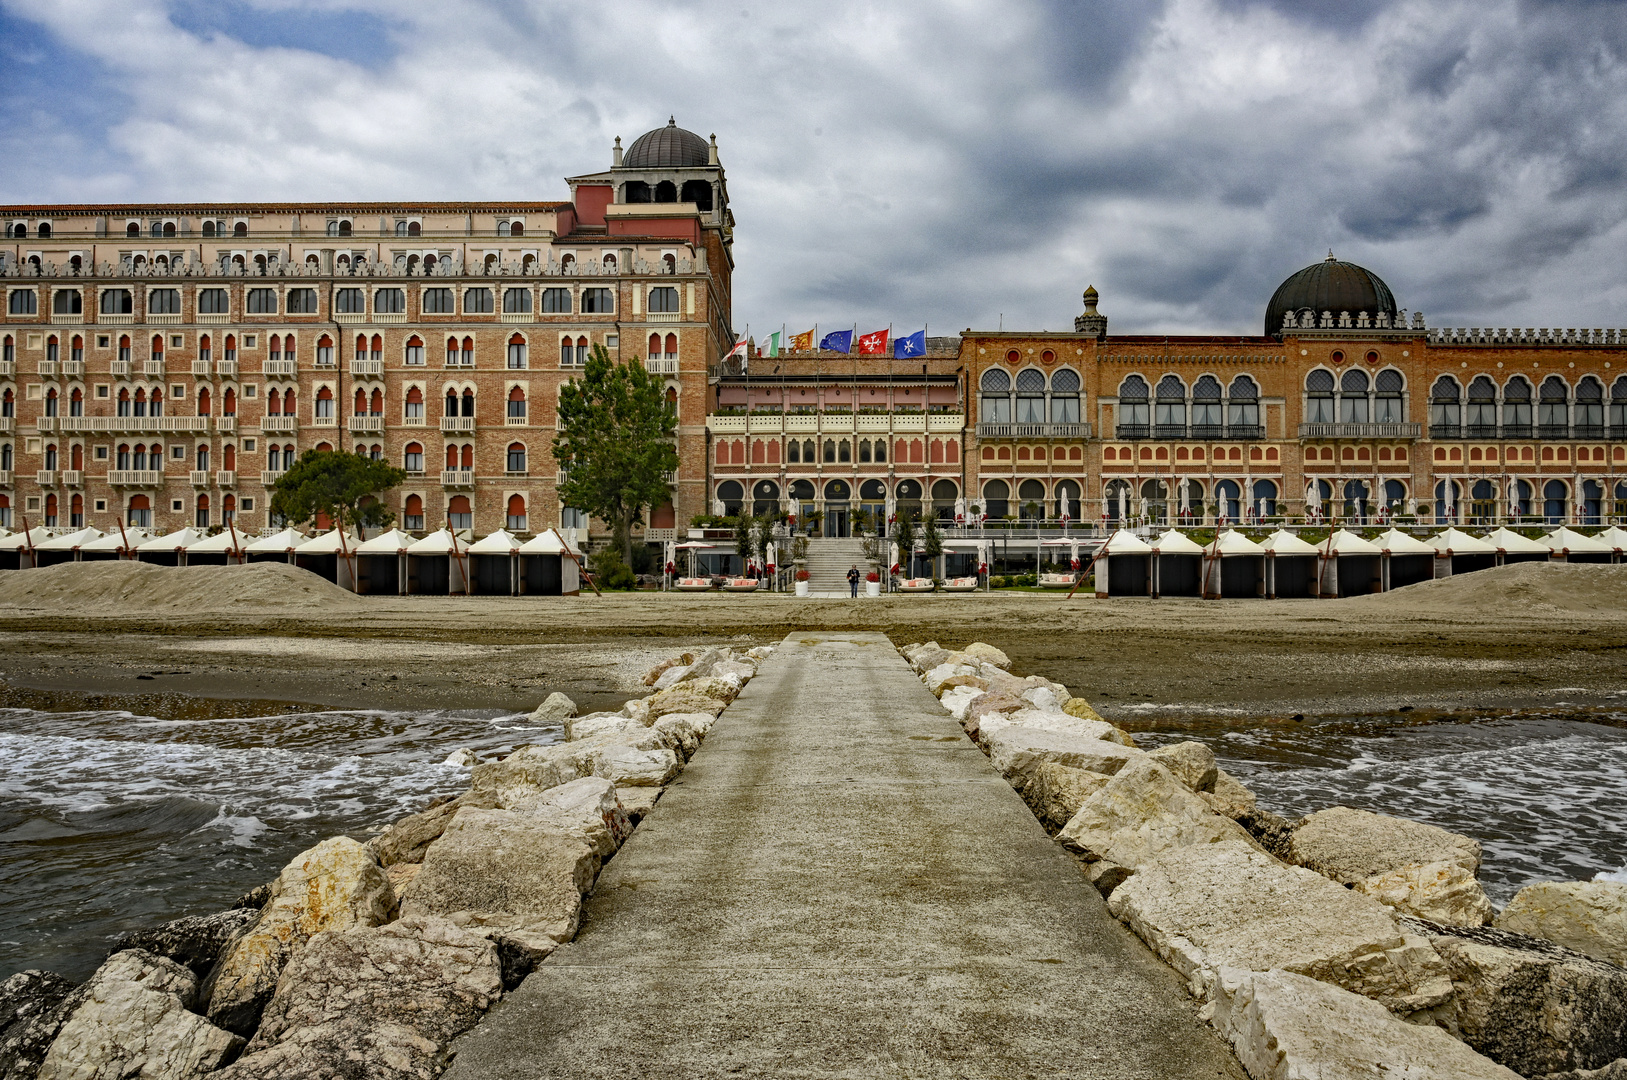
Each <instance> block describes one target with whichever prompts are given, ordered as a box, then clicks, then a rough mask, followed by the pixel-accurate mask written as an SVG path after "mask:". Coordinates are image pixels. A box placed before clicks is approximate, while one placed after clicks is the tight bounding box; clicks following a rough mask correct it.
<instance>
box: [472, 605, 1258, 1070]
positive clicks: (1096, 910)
mask: <svg viewBox="0 0 1627 1080" xmlns="http://www.w3.org/2000/svg"><path fill="white" fill-rule="evenodd" d="M446 1075H447V1076H448V1077H453V1078H458V1080H522V1078H531V1077H556V1076H557V1077H570V1078H572V1080H584V1078H590V1077H591V1078H597V1077H604V1078H612V1077H614V1078H616V1080H623V1078H627V1077H637V1076H650V1077H663V1078H688V1077H739V1076H747V1077H855V1078H857V1077H864V1078H874V1077H945V1078H949V1077H954V1078H981V1077H991V1078H992V1077H1001V1078H1025V1077H1054V1076H1066V1077H1103V1078H1108V1077H1112V1078H1130V1077H1148V1078H1152V1077H1157V1078H1163V1080H1167V1078H1175V1077H1231V1078H1241V1077H1243V1076H1244V1074H1243V1072H1242V1070H1241V1069H1240V1067H1239V1066H1238V1065H1237V1063H1236V1060H1235V1058H1234V1057H1233V1056H1232V1053H1231V1051H1230V1049H1229V1048H1228V1047H1227V1046H1226V1045H1225V1044H1224V1043H1223V1042H1221V1041H1220V1039H1219V1038H1218V1037H1217V1036H1216V1035H1215V1033H1214V1032H1213V1031H1212V1030H1211V1029H1210V1028H1209V1027H1208V1026H1207V1025H1205V1024H1203V1023H1202V1022H1200V1021H1199V1019H1198V1016H1197V1007H1196V1004H1195V1003H1194V1002H1193V1001H1191V999H1189V998H1188V997H1187V995H1186V993H1185V991H1184V989H1183V987H1182V984H1181V983H1180V981H1179V979H1178V977H1177V976H1176V975H1175V974H1174V972H1172V971H1171V970H1170V969H1168V968H1166V967H1165V966H1164V965H1163V964H1161V963H1160V962H1159V961H1158V960H1157V959H1155V958H1154V957H1153V956H1152V955H1151V954H1150V953H1149V952H1148V951H1147V950H1146V948H1145V947H1144V946H1143V945H1142V944H1141V943H1140V942H1139V941H1137V940H1136V939H1135V938H1134V937H1133V936H1132V935H1131V934H1130V932H1129V931H1128V930H1126V929H1124V927H1122V926H1121V925H1120V924H1119V923H1118V922H1117V921H1116V920H1115V919H1114V918H1113V917H1112V916H1111V915H1110V914H1109V913H1108V911H1107V909H1106V906H1105V905H1104V903H1103V902H1102V900H1101V898H1100V897H1099V896H1098V895H1097V893H1096V890H1095V889H1094V888H1092V887H1091V886H1090V884H1089V883H1088V882H1087V881H1086V880H1085V877H1084V875H1083V874H1082V873H1081V872H1080V870H1079V868H1078V866H1077V865H1076V864H1075V863H1074V862H1073V861H1072V859H1070V858H1069V857H1068V856H1067V855H1066V854H1065V853H1064V852H1062V851H1061V850H1060V849H1058V848H1057V846H1056V845H1055V844H1054V843H1053V842H1052V841H1051V840H1050V838H1049V837H1048V836H1047V835H1046V834H1045V831H1044V830H1043V829H1042V828H1041V827H1040V825H1039V823H1038V822H1037V821H1036V820H1035V819H1034V816H1033V814H1032V813H1030V812H1029V810H1028V808H1027V807H1026V806H1024V805H1023V803H1022V801H1021V799H1019V798H1018V796H1017V795H1016V794H1015V793H1014V792H1013V791H1012V790H1011V788H1010V787H1009V786H1008V785H1007V784H1006V782H1005V781H1004V780H1002V779H1001V778H1000V776H999V775H998V774H997V773H996V772H995V771H994V769H993V768H992V767H991V766H990V765H989V762H988V760H987V759H986V758H985V757H984V755H983V754H982V753H981V752H980V751H979V750H978V749H977V748H976V747H975V746H974V745H973V744H972V743H971V742H970V741H969V740H968V739H967V738H966V736H965V734H964V733H963V732H962V731H961V729H960V727H959V726H958V725H957V724H956V722H955V721H954V720H953V719H952V718H951V717H949V716H948V715H946V714H945V713H944V711H943V709H942V708H941V707H940V706H939V705H938V703H937V702H936V701H935V700H934V698H933V697H932V695H931V693H929V692H928V691H927V690H926V689H925V688H924V687H923V686H922V685H921V683H920V681H919V680H918V679H916V678H915V677H914V675H913V673H912V672H911V671H910V669H909V667H908V665H907V664H906V663H905V661H904V660H903V658H902V657H900V656H899V654H898V652H897V651H896V650H895V649H894V647H893V645H892V643H891V642H889V641H888V640H887V638H886V637H885V636H883V635H881V634H864V633H823V632H821V633H793V634H791V635H790V636H789V637H787V638H786V639H785V642H784V644H783V646H782V647H781V648H779V649H778V650H777V651H776V652H775V653H774V655H773V656H772V657H771V658H770V659H769V660H768V661H766V662H765V663H764V664H763V666H762V668H761V670H760V672H759V674H758V676H757V677H756V678H755V679H753V680H752V681H751V683H750V684H749V685H748V686H747V687H746V689H745V691H744V692H743V693H742V694H741V695H740V697H739V698H738V699H737V700H736V701H735V702H734V704H733V705H731V706H730V707H729V708H728V710H727V711H726V712H725V713H724V714H723V716H722V718H721V719H720V720H719V722H718V724H717V726H716V727H715V729H714V730H713V731H712V733H711V734H710V736H709V737H708V739H707V743H706V749H705V751H704V752H703V753H701V754H698V755H697V756H696V757H695V759H694V760H693V761H692V762H691V763H690V766H689V768H688V769H687V770H686V771H685V772H684V773H683V775H682V776H681V777H680V778H679V779H678V780H677V781H675V782H674V783H673V784H672V785H671V786H670V787H669V788H668V790H667V793H666V795H665V796H664V797H663V799H662V801H661V803H660V804H659V806H657V807H656V809H655V811H654V812H653V813H652V814H651V815H650V816H649V817H648V818H646V819H645V821H644V822H643V824H642V825H641V826H640V827H639V829H638V830H637V831H636V832H635V833H634V834H633V836H632V837H631V838H630V839H629V840H628V842H627V843H626V844H625V845H624V846H623V847H622V849H621V851H620V852H619V853H618V854H617V855H616V856H615V858H614V859H613V860H612V861H611V862H610V863H609V865H608V866H607V867H606V868H605V870H604V873H603V874H602V875H601V876H600V878H599V881H598V885H597V886H596V887H595V889H594V891H593V894H592V896H591V897H590V899H589V900H588V902H587V904H586V906H585V910H584V915H583V921H582V928H581V931H580V933H579V934H578V936H577V938H576V940H575V941H574V942H573V943H572V944H570V945H566V946H564V947H562V948H561V949H560V950H559V951H558V952H556V953H555V954H554V955H553V956H552V957H550V958H549V959H548V960H547V961H546V962H545V963H543V964H542V965H541V966H540V967H539V968H538V969H537V970H536V971H535V972H534V973H532V975H531V976H530V977H529V978H528V979H527V980H526V981H525V983H524V985H523V986H522V987H521V988H520V989H519V990H518V991H516V992H515V993H513V994H512V995H510V996H509V997H508V998H506V999H505V1000H504V1002H503V1003H502V1004H501V1005H500V1006H499V1007H498V1008H497V1009H496V1010H495V1011H494V1012H493V1013H492V1014H491V1015H490V1016H489V1017H488V1018H487V1019H486V1020H485V1022H483V1023H482V1024H481V1025H480V1026H479V1027H478V1028H476V1029H475V1030H474V1031H472V1032H471V1033H469V1034H468V1035H467V1036H465V1037H464V1038H463V1039H461V1040H460V1041H459V1042H458V1044H457V1058H456V1060H455V1062H454V1064H453V1066H452V1068H451V1070H450V1071H449V1072H448V1073H447V1074H446Z"/></svg>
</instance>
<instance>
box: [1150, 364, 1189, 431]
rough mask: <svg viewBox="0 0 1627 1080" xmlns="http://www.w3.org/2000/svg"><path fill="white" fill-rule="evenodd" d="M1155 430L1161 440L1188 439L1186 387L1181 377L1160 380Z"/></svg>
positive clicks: (1154, 423)
mask: <svg viewBox="0 0 1627 1080" xmlns="http://www.w3.org/2000/svg"><path fill="white" fill-rule="evenodd" d="M1153 429H1154V430H1153V434H1154V435H1155V436H1156V437H1158V438H1160V439H1182V438H1185V437H1186V386H1185V384H1183V383H1182V382H1181V380H1180V377H1179V376H1176V375H1165V376H1164V377H1163V378H1162V379H1159V380H1158V391H1157V395H1156V398H1155V402H1154V415H1153Z"/></svg>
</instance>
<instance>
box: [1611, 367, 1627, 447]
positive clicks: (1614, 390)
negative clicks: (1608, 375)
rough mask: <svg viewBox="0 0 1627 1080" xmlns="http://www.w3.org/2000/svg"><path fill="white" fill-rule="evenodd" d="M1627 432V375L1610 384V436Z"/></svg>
mask: <svg viewBox="0 0 1627 1080" xmlns="http://www.w3.org/2000/svg"><path fill="white" fill-rule="evenodd" d="M1624 434H1627V375H1622V376H1620V377H1619V378H1617V379H1616V381H1615V382H1614V383H1612V384H1611V385H1610V436H1611V438H1614V439H1619V438H1622V436H1623V435H1624Z"/></svg>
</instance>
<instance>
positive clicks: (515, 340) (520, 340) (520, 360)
mask: <svg viewBox="0 0 1627 1080" xmlns="http://www.w3.org/2000/svg"><path fill="white" fill-rule="evenodd" d="M527 365H528V361H527V359H526V354H525V337H524V335H522V334H515V335H514V336H513V337H511V338H509V339H508V366H509V370H510V371H520V370H524V369H525V368H526V366H527Z"/></svg>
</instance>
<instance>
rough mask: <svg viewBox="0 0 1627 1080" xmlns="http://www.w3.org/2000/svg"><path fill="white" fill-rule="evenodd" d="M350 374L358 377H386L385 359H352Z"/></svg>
mask: <svg viewBox="0 0 1627 1080" xmlns="http://www.w3.org/2000/svg"><path fill="white" fill-rule="evenodd" d="M350 374H351V376H352V377H353V378H357V379H382V378H383V377H384V361H383V360H355V359H353V360H351V361H350Z"/></svg>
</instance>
